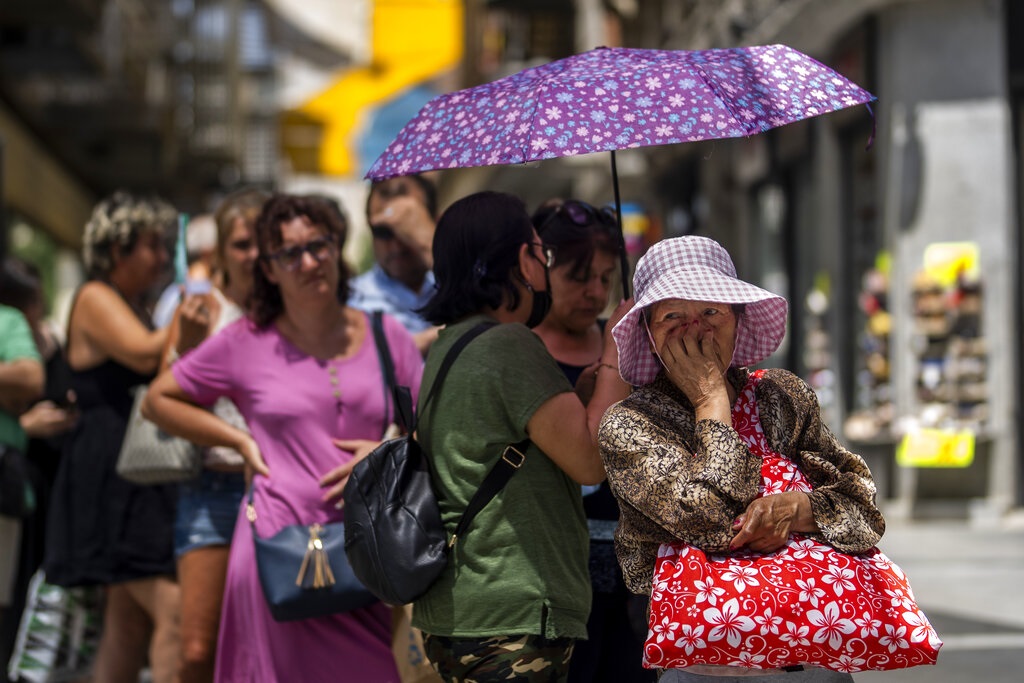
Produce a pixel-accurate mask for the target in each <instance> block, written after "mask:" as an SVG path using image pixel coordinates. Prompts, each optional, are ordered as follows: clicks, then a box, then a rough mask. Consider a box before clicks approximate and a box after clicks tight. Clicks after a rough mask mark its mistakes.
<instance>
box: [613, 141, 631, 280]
mask: <svg viewBox="0 0 1024 683" xmlns="http://www.w3.org/2000/svg"><path fill="white" fill-rule="evenodd" d="M612 190H613V191H614V192H615V220H616V222H617V223H618V225H619V266H620V267H621V270H622V298H623V299H624V300H625V299H628V298H629V258H628V257H627V256H626V237H625V235H624V234H623V233H622V200H621V199H620V198H619V169H618V166H616V165H615V150H614V149H613V150H612Z"/></svg>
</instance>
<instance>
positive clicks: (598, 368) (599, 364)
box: [595, 363, 619, 372]
mask: <svg viewBox="0 0 1024 683" xmlns="http://www.w3.org/2000/svg"><path fill="white" fill-rule="evenodd" d="M601 368H608V369H609V370H614V371H615V372H618V371H619V368H618V367H616V366H614V365H612V364H611V363H598V364H597V370H595V372H600V370H601Z"/></svg>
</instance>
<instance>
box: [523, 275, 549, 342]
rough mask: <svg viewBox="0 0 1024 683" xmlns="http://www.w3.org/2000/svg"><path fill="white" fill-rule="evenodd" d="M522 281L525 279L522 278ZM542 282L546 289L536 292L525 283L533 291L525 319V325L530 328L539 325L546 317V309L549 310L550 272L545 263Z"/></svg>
mask: <svg viewBox="0 0 1024 683" xmlns="http://www.w3.org/2000/svg"><path fill="white" fill-rule="evenodd" d="M524 282H526V281H525V280H524ZM544 284H545V285H546V286H547V289H545V290H544V291H543V292H538V291H537V290H535V289H534V288H533V287H531V286H530V283H528V282H527V283H526V288H527V289H529V290H530V291H531V292H533V305H532V306H531V307H530V317H529V318H527V320H526V326H527V327H529V328H530V329H533V328H534V327H537V325H540V324H541V323H542V322H543V321H544V318H546V317H547V315H548V311H550V310H551V273H550V272H549V271H548V266H547V264H544Z"/></svg>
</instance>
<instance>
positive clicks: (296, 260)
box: [267, 237, 337, 272]
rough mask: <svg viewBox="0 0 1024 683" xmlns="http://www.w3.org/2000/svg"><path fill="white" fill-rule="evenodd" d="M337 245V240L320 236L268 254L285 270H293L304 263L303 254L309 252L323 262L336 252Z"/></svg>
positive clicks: (268, 256) (317, 260) (318, 261)
mask: <svg viewBox="0 0 1024 683" xmlns="http://www.w3.org/2000/svg"><path fill="white" fill-rule="evenodd" d="M336 246H337V242H335V241H334V239H333V238H331V237H320V238H318V239H315V240H310V241H308V242H306V243H305V244H297V245H295V246H294V247H285V248H284V249H278V250H277V251H275V252H273V253H272V254H268V255H267V258H268V259H270V260H271V261H277V263H278V265H280V266H281V267H282V268H284V269H285V270H287V271H289V272H291V271H295V270H298V269H299V266H300V265H302V255H303V254H307V253H308V254H309V255H310V256H312V257H313V259H314V260H316V262H317V263H322V262H323V261H324V260H326V259H327V258H328V257H329V256H330V255H331V254H333V253H334V249H335V247H336Z"/></svg>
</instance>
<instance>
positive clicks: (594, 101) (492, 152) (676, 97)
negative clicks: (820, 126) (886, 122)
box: [366, 45, 875, 285]
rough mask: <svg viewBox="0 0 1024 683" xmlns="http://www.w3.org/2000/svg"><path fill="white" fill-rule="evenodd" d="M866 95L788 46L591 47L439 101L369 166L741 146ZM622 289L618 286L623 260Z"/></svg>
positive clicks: (394, 168) (396, 169)
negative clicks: (727, 141) (729, 142)
mask: <svg viewBox="0 0 1024 683" xmlns="http://www.w3.org/2000/svg"><path fill="white" fill-rule="evenodd" d="M874 99H875V97H874V95H872V94H871V93H869V92H868V91H866V90H864V89H863V88H861V87H859V86H857V85H856V84H854V83H852V82H851V81H849V80H847V79H846V78H844V77H843V76H841V75H839V74H838V73H837V72H835V71H834V70H832V69H830V68H829V67H827V66H825V65H823V64H821V63H820V62H818V61H816V60H814V59H812V58H810V57H808V56H807V55H805V54H803V53H801V52H798V51H797V50H794V49H792V48H790V47H787V46H785V45H766V46H757V47H744V48H729V49H712V50H695V51H686V50H640V49H631V48H605V47H603V48H597V49H595V50H590V51H589V52H584V53H582V54H578V55H573V56H572V57H567V58H565V59H560V60H558V61H554V62H550V63H548V64H543V65H541V66H536V67H532V68H529V69H524V70H523V71H520V72H518V73H515V74H513V75H511V76H507V77H505V78H501V79H498V80H496V81H493V82H491V83H485V84H483V85H479V86H476V87H473V88H467V89H465V90H459V91H456V92H451V93H446V94H443V95H439V96H437V97H435V98H434V99H432V100H431V101H429V102H428V103H427V104H426V105H425V106H424V107H423V108H422V109H421V110H420V112H419V113H418V114H417V115H416V116H415V117H414V118H413V119H412V120H411V121H409V123H407V124H406V125H405V126H404V127H403V128H402V130H401V131H399V133H398V136H397V137H396V138H395V139H394V140H393V141H392V142H391V144H389V145H388V147H387V149H386V150H385V151H384V153H383V154H381V156H380V157H379V158H378V159H377V160H376V161H375V162H374V164H373V166H371V167H370V170H369V172H368V173H367V174H366V177H367V178H370V179H374V180H380V179H384V178H390V177H394V176H400V175H408V174H410V173H419V172H423V171H433V170H439V169H446V168H465V167H470V166H492V165H498V164H522V163H526V162H530V161H539V160H543V159H553V158H556V157H568V156H575V155H577V154H589V153H592V152H612V155H611V160H612V178H613V188H614V192H615V208H616V213H617V214H618V215H619V216H620V221H619V222H620V225H621V202H620V199H619V187H618V173H617V169H616V165H615V150H619V149H630V148H634V147H645V146H649V145H667V144H672V143H678V142H692V141H696V140H714V139H718V138H734V137H745V136H749V135H754V134H755V133H760V132H763V131H766V130H769V129H771V128H776V127H778V126H782V125H785V124H787V123H793V122H795V121H800V120H802V119H806V118H810V117H813V116H818V115H819V114H825V113H828V112H831V111H836V110H838V109H843V108H846V107H851V106H853V105H856V104H867V103H868V102H871V101H873V100H874ZM622 272H623V284H624V285H625V283H626V280H627V279H628V277H627V272H628V271H627V268H626V263H625V254H623V269H622Z"/></svg>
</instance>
